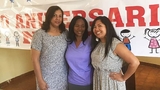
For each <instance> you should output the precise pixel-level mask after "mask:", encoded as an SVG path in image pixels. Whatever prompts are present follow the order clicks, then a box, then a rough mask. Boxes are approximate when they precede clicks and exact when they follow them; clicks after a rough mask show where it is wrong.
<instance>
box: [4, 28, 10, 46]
mask: <svg viewBox="0 0 160 90" xmlns="http://www.w3.org/2000/svg"><path fill="white" fill-rule="evenodd" d="M5 36H6V44H7V45H10V33H9V32H8V31H6V32H5Z"/></svg>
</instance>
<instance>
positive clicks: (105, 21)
mask: <svg viewBox="0 0 160 90" xmlns="http://www.w3.org/2000/svg"><path fill="white" fill-rule="evenodd" d="M97 20H100V21H101V22H102V23H103V24H104V25H105V27H106V32H107V33H106V44H105V56H107V55H108V53H109V50H110V48H111V45H112V41H113V38H117V39H118V40H120V38H119V37H118V35H117V34H116V31H115V29H114V27H113V25H112V23H111V21H110V20H109V18H107V17H106V16H98V17H97V18H96V19H95V20H94V21H93V23H92V26H91V33H92V40H91V43H92V44H91V45H92V51H93V50H94V48H95V47H96V46H97V44H98V43H99V42H100V41H98V42H97V41H96V36H95V34H94V33H93V29H94V26H95V23H96V21H97Z"/></svg>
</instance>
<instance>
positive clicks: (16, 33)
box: [14, 31, 20, 47]
mask: <svg viewBox="0 0 160 90" xmlns="http://www.w3.org/2000/svg"><path fill="white" fill-rule="evenodd" d="M14 37H15V42H16V46H17V47H18V46H19V38H20V35H19V33H18V31H14Z"/></svg>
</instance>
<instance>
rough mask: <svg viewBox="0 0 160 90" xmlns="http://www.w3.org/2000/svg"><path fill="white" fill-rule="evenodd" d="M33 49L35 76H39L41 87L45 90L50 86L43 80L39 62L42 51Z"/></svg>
mask: <svg viewBox="0 0 160 90" xmlns="http://www.w3.org/2000/svg"><path fill="white" fill-rule="evenodd" d="M31 51H32V62H33V68H34V72H35V76H36V78H37V81H38V84H39V87H40V88H41V89H43V90H47V88H48V86H47V84H46V83H45V81H44V80H43V77H42V73H41V68H40V63H39V57H40V51H37V50H35V49H32V50H31Z"/></svg>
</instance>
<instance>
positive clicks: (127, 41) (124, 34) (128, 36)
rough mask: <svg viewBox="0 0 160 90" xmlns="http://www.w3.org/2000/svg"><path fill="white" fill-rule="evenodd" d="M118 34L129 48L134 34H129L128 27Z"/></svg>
mask: <svg viewBox="0 0 160 90" xmlns="http://www.w3.org/2000/svg"><path fill="white" fill-rule="evenodd" d="M120 35H121V36H122V37H123V38H122V41H123V43H124V44H125V45H126V47H127V48H128V49H129V50H131V44H130V40H131V39H132V38H134V37H135V36H132V35H131V32H130V30H129V29H123V30H122V31H121V32H120Z"/></svg>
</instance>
